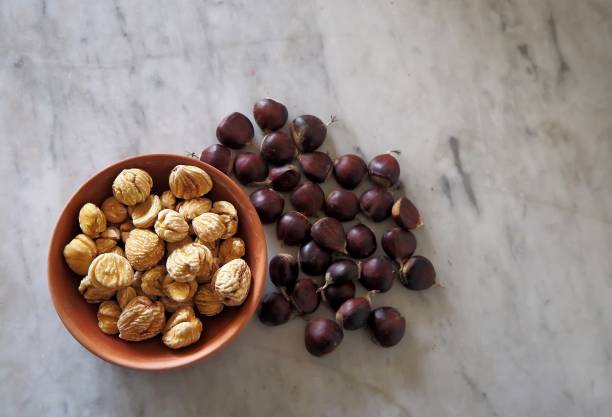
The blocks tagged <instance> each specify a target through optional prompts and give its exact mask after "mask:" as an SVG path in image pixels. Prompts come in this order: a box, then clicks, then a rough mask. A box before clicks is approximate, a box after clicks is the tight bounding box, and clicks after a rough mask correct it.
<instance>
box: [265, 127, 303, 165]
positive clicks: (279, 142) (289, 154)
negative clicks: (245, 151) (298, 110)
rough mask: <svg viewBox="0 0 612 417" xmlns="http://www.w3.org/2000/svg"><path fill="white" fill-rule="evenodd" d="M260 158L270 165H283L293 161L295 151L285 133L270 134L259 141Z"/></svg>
mask: <svg viewBox="0 0 612 417" xmlns="http://www.w3.org/2000/svg"><path fill="white" fill-rule="evenodd" d="M260 152H261V157H262V158H263V159H265V160H266V162H268V163H270V164H272V165H284V164H287V163H289V162H291V161H292V160H293V157H294V156H295V153H296V149H295V144H294V143H293V140H291V138H290V137H289V135H288V134H286V133H285V132H271V133H268V134H267V135H266V136H264V137H263V138H262V139H261V149H260Z"/></svg>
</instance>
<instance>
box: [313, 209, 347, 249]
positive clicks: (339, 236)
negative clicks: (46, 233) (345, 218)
mask: <svg viewBox="0 0 612 417" xmlns="http://www.w3.org/2000/svg"><path fill="white" fill-rule="evenodd" d="M310 234H311V236H312V238H313V239H314V241H315V242H317V243H318V244H319V246H322V247H323V248H325V249H327V250H329V251H332V252H341V253H346V234H345V233H344V228H343V227H342V223H340V222H339V221H338V220H336V219H333V218H331V217H323V218H321V219H319V220H317V221H316V222H315V223H314V224H313V225H312V228H311V229H310Z"/></svg>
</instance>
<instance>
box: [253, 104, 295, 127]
mask: <svg viewBox="0 0 612 417" xmlns="http://www.w3.org/2000/svg"><path fill="white" fill-rule="evenodd" d="M287 116H288V113H287V107H285V105H284V104H283V103H280V102H278V101H276V100H274V99H272V98H262V99H259V100H257V101H256V102H255V105H254V106H253V117H255V122H256V123H257V125H258V126H259V127H260V128H261V130H278V129H280V128H281V127H283V126H284V125H285V123H287Z"/></svg>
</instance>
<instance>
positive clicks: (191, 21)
mask: <svg viewBox="0 0 612 417" xmlns="http://www.w3.org/2000/svg"><path fill="white" fill-rule="evenodd" d="M0 51H1V52H2V53H1V54H0V60H1V66H0V92H1V94H0V97H1V98H0V177H1V178H2V182H1V185H0V197H1V199H2V205H0V219H2V220H1V224H2V230H3V237H4V238H3V239H2V240H1V241H0V257H1V260H2V262H0V277H1V279H0V346H1V348H0V352H1V353H0V378H1V380H2V381H3V383H2V385H1V386H0V404H2V411H1V412H0V414H2V415H7V416H9V415H10V416H16V415H20V416H80V417H82V416H90V415H91V416H97V417H99V416H140V415H142V416H145V415H146V416H168V415H180V416H200V415H206V416H311V415H312V416H348V415H350V416H468V415H469V416H500V417H502V416H519V415H520V416H538V417H539V416H555V417H559V416H604V415H612V397H611V396H610V392H612V304H611V300H612V256H611V254H612V163H610V161H611V160H612V118H611V117H610V114H611V107H612V106H611V105H612V72H611V68H612V3H611V2H610V1H608V0H584V1H580V2H577V1H572V0H557V1H552V2H535V1H527V0H466V1H462V2H450V1H441V0H432V1H423V0H388V1H380V2H373V1H365V0H361V1H355V0H344V1H312V2H304V1H301V2H298V1H216V0H215V1H213V0H210V1H188V0H180V1H151V0H148V1H144V0H134V1H128V0H104V1H77V0H66V1H56V0H36V1H34V0H31V1H30V0H4V1H2V2H1V3H0ZM262 96H272V97H276V98H278V99H280V100H282V101H283V102H285V103H287V105H288V108H289V111H290V114H291V115H292V116H296V115H299V114H303V113H313V114H317V115H320V116H321V117H323V118H328V117H329V116H330V115H332V114H335V115H336V116H337V117H338V119H339V122H338V123H336V124H335V125H333V126H332V128H330V135H329V138H330V140H329V141H328V142H329V143H328V144H327V148H326V149H327V150H328V151H329V152H330V153H332V154H341V153H345V152H351V151H354V150H355V149H359V150H360V151H361V152H363V154H364V155H365V156H366V157H368V158H369V157H372V156H374V155H376V154H377V153H381V152H383V151H386V150H388V149H399V150H401V151H402V153H401V156H400V159H401V163H402V168H403V172H402V176H401V180H402V183H403V191H404V192H405V193H406V194H407V195H408V196H410V198H411V199H413V200H414V201H415V202H416V203H417V205H418V206H419V208H420V210H421V212H422V213H423V217H424V222H425V227H424V228H422V229H420V230H419V231H418V232H417V238H418V242H419V248H418V252H419V253H421V254H423V255H425V256H427V257H429V258H430V259H431V260H432V261H433V262H434V263H435V265H436V268H437V271H438V276H439V278H440V281H441V283H442V284H443V285H444V288H434V289H431V290H429V291H426V292H423V293H414V292H410V291H408V290H406V289H404V288H403V287H401V286H400V285H398V284H396V285H395V287H394V288H393V290H392V291H390V292H389V293H387V294H383V295H381V296H380V297H378V298H377V299H376V301H375V303H376V304H377V305H386V304H388V305H393V306H395V307H397V308H398V309H399V310H400V311H401V312H402V313H403V314H404V315H405V317H406V318H407V323H408V331H407V335H406V337H405V339H404V340H403V341H402V343H401V344H400V345H398V346H397V347H395V348H392V349H381V348H378V347H377V346H375V345H374V344H372V343H371V342H370V340H369V337H368V335H367V334H366V333H365V332H352V333H350V334H347V335H346V336H345V340H344V342H343V344H342V345H341V346H340V348H339V349H338V350H337V351H336V352H335V353H334V354H332V355H329V356H327V357H324V358H320V359H317V358H314V357H312V356H310V355H308V354H307V353H306V351H305V349H304V346H303V340H302V339H303V329H304V323H303V322H302V321H301V320H299V319H298V320H293V321H292V322H290V323H289V324H287V325H285V326H283V327H278V328H268V327H265V326H263V325H262V324H260V323H259V321H258V320H253V321H252V322H251V323H250V324H249V326H248V327H247V329H246V330H245V331H244V332H243V333H241V334H240V336H239V337H238V338H237V339H236V340H235V342H234V343H232V344H231V345H230V346H228V347H227V348H226V349H225V350H223V351H222V352H220V353H219V354H218V355H216V356H215V357H214V358H212V359H211V360H209V361H206V362H205V363H202V364H198V365H196V366H193V367H191V368H188V369H184V370H179V371H173V372H167V373H157V374H151V373H141V372H135V371H130V370H126V369H122V368H119V367H116V366H113V365H110V364H108V363H105V362H103V361H102V360H100V359H98V358H96V357H94V356H93V355H91V354H90V353H89V352H87V351H86V350H85V349H83V348H82V347H81V346H80V345H79V344H78V343H77V342H75V341H74V340H73V338H72V337H71V336H70V335H69V334H68V332H66V331H65V329H64V327H63V326H62V324H61V322H60V320H59V318H58V317H57V315H56V314H55V311H54V309H53V307H52V305H51V301H50V297H49V294H48V290H47V284H46V269H45V268H46V266H45V263H46V252H47V244H48V241H49V236H50V232H51V228H52V226H53V224H54V222H55V219H56V217H57V215H58V213H59V210H60V209H61V207H62V206H63V204H64V202H65V201H66V200H67V198H68V197H69V196H70V195H71V193H72V192H73V191H74V190H75V189H76V187H77V186H78V185H79V184H81V183H82V182H84V181H85V180H86V179H87V178H88V177H89V176H90V175H92V174H93V173H95V172H96V171H98V170H99V169H101V168H102V167H104V166H106V165H107V164H109V163H111V162H113V161H116V160H118V159H120V158H124V157H127V156H131V155H136V154H141V153H151V152H172V153H184V152H186V151H193V152H199V151H200V150H201V149H202V147H204V146H205V145H206V144H209V143H212V142H214V141H215V138H214V129H215V126H216V124H217V122H218V121H219V120H220V119H221V118H222V117H223V116H224V115H226V114H227V113H229V112H231V111H242V112H245V113H247V114H250V113H249V112H250V109H251V106H252V104H253V103H254V101H255V100H256V99H257V98H260V97H262ZM396 192H399V191H396ZM389 225H390V224H389V223H386V224H383V225H381V226H380V228H379V229H378V230H379V231H380V230H383V229H384V228H385V227H388V226H389ZM271 231H272V229H271V228H269V229H268V232H271ZM269 235H270V236H272V234H269ZM269 249H270V253H275V252H277V251H278V250H279V248H278V245H277V244H276V243H275V240H274V239H270V248H269ZM320 314H321V315H329V313H327V312H325V309H324V308H322V309H321V313H320Z"/></svg>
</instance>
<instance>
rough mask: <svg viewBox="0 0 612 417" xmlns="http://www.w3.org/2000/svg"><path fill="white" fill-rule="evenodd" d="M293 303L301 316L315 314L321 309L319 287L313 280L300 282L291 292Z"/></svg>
mask: <svg viewBox="0 0 612 417" xmlns="http://www.w3.org/2000/svg"><path fill="white" fill-rule="evenodd" d="M291 301H292V302H293V306H294V307H295V309H296V310H297V311H298V312H300V313H301V314H310V313H313V312H314V311H315V310H316V309H317V307H319V303H320V302H321V300H320V298H319V293H318V292H317V285H316V284H315V282H314V281H313V280H312V278H301V279H299V280H298V282H297V283H296V284H295V287H293V291H292V292H291Z"/></svg>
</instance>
